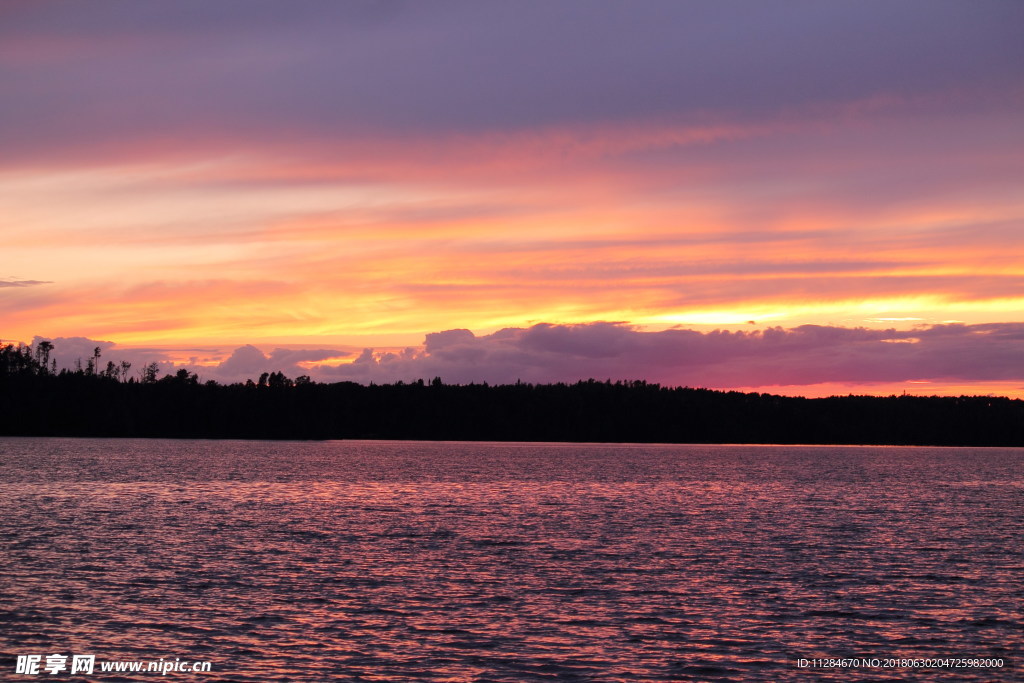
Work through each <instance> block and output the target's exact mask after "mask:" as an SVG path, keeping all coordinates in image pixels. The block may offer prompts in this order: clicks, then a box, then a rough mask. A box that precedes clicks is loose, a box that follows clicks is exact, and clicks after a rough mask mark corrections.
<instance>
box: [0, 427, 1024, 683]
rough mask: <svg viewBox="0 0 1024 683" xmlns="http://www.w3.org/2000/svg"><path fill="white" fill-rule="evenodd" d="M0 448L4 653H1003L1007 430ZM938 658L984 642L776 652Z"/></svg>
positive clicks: (404, 659)
mask: <svg viewBox="0 0 1024 683" xmlns="http://www.w3.org/2000/svg"><path fill="white" fill-rule="evenodd" d="M0 467H2V471H3V473H4V479H3V482H2V484H0V500H2V503H0V508H2V509H0V512H2V516H0V542H2V543H3V546H4V551H3V554H2V556H0V569H2V573H0V576H2V577H3V581H4V590H3V592H2V595H0V624H2V627H0V628H2V629H3V633H4V635H5V639H4V643H3V646H4V647H3V650H4V651H3V654H4V660H3V662H2V666H3V669H2V670H3V672H4V673H3V675H4V676H7V675H10V676H12V677H13V673H12V672H13V671H14V664H13V662H14V658H13V656H14V655H15V654H19V653H20V654H25V653H38V654H49V653H53V652H63V653H65V654H70V653H95V654H96V655H97V658H98V659H107V660H117V659H123V660H135V659H140V660H141V659H159V658H161V657H164V658H169V659H173V658H175V657H180V658H182V659H192V660H210V661H212V662H213V670H214V671H213V674H212V679H214V680H231V681H297V680H305V681H326V680H352V681H359V680H363V681H375V680H383V681H401V680H410V679H415V680H432V681H472V680H481V681H482V680H487V681H535V680H536V681H542V680H595V681H610V680H648V681H654V680H657V681H661V680H700V681H703V680H730V679H733V680H765V681H778V680H805V679H807V678H813V679H815V680H848V679H851V678H858V677H859V678H861V679H862V680H907V679H908V678H913V677H914V676H919V677H920V679H921V680H934V679H936V678H942V679H945V680H957V681H991V680H1014V679H1015V674H1017V673H1019V669H1017V670H1015V669H1013V668H1009V667H1010V666H1011V665H1013V664H1015V663H1016V662H1015V657H1017V656H1019V653H1020V650H1021V644H1022V635H1021V634H1022V626H1024V621H1022V617H1021V611H1020V606H1021V604H1022V578H1021V577H1022V576H1024V562H1022V560H1021V555H1020V552H1019V541H1020V538H1021V537H1022V533H1021V532H1022V527H1024V521H1022V518H1024V512H1022V511H1024V450H1021V449H929V448H852V447H839V448H837V447H779V446H767V447H752V446H649V445H644V446H611V445H580V444H575V445H538V444H458V443H399V442H328V443H267V442H212V441H149V440H138V441H132V440H123V441H119V440H84V439H77V440H73V439H0ZM940 656H941V657H964V656H969V657H975V656H977V657H1002V658H1004V659H1005V660H1006V662H1007V665H1008V667H1007V668H1004V669H1002V670H991V669H990V670H986V671H970V670H963V669H961V670H959V671H946V672H937V671H927V672H918V673H916V674H915V673H913V672H908V671H906V670H903V671H880V670H874V671H866V670H861V671H850V670H845V671H815V672H813V673H808V672H807V671H806V670H799V669H797V668H796V667H795V665H794V662H795V660H796V659H797V658H799V657H804V658H808V659H811V658H822V657H880V658H884V657H940ZM44 675H45V674H44ZM64 675H65V676H66V674H64ZM120 676H121V678H119V679H115V678H113V677H101V676H99V675H97V676H96V677H95V680H140V681H141V680H153V676H154V674H138V675H136V677H135V678H132V677H131V676H130V675H124V674H120ZM168 676H169V677H171V678H174V677H176V676H177V677H179V680H181V678H180V677H185V678H191V679H195V678H198V677H199V676H197V675H194V674H191V673H189V674H173V673H172V674H168ZM0 677H2V676H0ZM47 677H48V676H47ZM54 678H57V677H54ZM68 678H70V677H68ZM204 679H206V680H210V679H209V678H204ZM23 680H31V679H30V678H28V677H23ZM65 680H66V679H65ZM77 680H81V679H77Z"/></svg>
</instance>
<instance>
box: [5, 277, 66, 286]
mask: <svg viewBox="0 0 1024 683" xmlns="http://www.w3.org/2000/svg"><path fill="white" fill-rule="evenodd" d="M51 284H53V283H52V282H50V281H48V280H18V279H16V278H12V277H8V278H0V287H35V286H36V285H51Z"/></svg>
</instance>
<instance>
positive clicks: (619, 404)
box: [0, 342, 1024, 446]
mask: <svg viewBox="0 0 1024 683" xmlns="http://www.w3.org/2000/svg"><path fill="white" fill-rule="evenodd" d="M52 348H53V347H52V345H49V344H48V342H42V343H41V344H39V345H37V346H36V348H34V349H33V348H32V347H29V346H13V345H8V346H5V347H0V435H23V436H93V437H181V438H246V439H439V440H453V441H454V440H468V441H472V440H489V441H490V440H493V441H580V442H587V441H603V442H662V443H818V444H899V445H911V444H919V445H948V446H1024V401H1020V400H1011V399H1008V398H993V397H986V396H961V397H935V396H933V397H920V396H890V397H886V398H880V397H870V396H836V397H831V398H820V399H807V398H799V397H784V396H774V395H770V394H758V393H749V394H744V393H739V392H722V391H711V390H707V389H691V388H680V387H662V386H659V385H657V384H648V383H647V382H643V381H632V382H621V381H620V382H614V383H613V382H610V381H606V382H598V381H595V380H587V381H583V382H577V383H576V384H523V383H516V384H512V385H500V386H489V385H487V384H469V385H446V384H444V383H443V382H442V381H441V380H440V378H435V379H434V380H433V381H430V382H424V381H422V380H420V381H417V382H412V383H409V384H406V383H402V382H398V383H396V384H388V385H372V384H371V385H370V386H363V385H360V384H356V383H353V382H341V383H337V384H320V383H316V382H312V381H310V380H309V378H308V377H299V378H298V379H295V380H291V379H289V378H287V377H285V376H284V375H283V374H281V373H270V374H267V373H264V374H263V375H262V376H261V377H260V378H259V381H257V382H253V381H252V380H249V381H248V382H246V383H245V384H231V385H221V384H217V383H216V382H206V383H200V382H199V381H198V378H197V377H196V375H194V374H190V373H189V372H188V371H186V370H179V371H178V372H177V374H175V375H168V376H165V377H163V378H158V375H159V372H158V369H157V367H156V365H150V366H147V367H145V368H143V369H142V371H141V372H138V373H136V374H134V375H133V374H131V373H130V366H129V365H128V364H127V363H123V364H120V365H116V364H114V363H107V364H106V366H105V369H101V367H100V358H99V349H97V352H96V354H94V356H93V357H92V358H90V359H88V360H87V361H86V363H85V365H84V367H79V368H78V369H76V370H61V371H60V372H57V371H56V368H55V364H53V363H52V362H51V361H50V357H49V356H50V352H51V351H52ZM79 365H81V364H79Z"/></svg>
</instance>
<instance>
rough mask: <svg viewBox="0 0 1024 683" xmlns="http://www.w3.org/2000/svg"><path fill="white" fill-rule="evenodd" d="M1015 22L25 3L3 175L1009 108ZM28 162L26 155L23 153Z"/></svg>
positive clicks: (560, 6)
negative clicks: (272, 150)
mask: <svg viewBox="0 0 1024 683" xmlns="http://www.w3.org/2000/svg"><path fill="white" fill-rule="evenodd" d="M1022 23H1024V6H1022V5H1021V4H1020V3H1013V2H985V3H957V2H935V1H933V0H909V1H906V2H900V3H892V2H883V1H880V0H878V1H864V2H856V3H853V2H850V3H818V2H808V1H806V0H788V1H786V2H777V3H771V4H770V5H768V4H760V3H750V2H731V1H728V0H727V1H722V0H706V1H703V2H687V3H679V2H668V1H657V0H654V1H650V2H644V3H635V2H626V1H620V2H604V3H601V4H600V5H599V6H595V5H593V4H592V3H585V2H570V1H566V2H558V3H527V4H521V3H504V2H486V1H485V2H461V1H448V2H433V3H429V4H424V3H415V2H387V3H336V2H303V3H301V4H300V5H295V3H287V2H251V1H248V0H246V1H244V2H243V1H242V0H222V1H221V2H217V3H215V4H211V3H208V2H203V1H201V0H177V1H175V2H155V3H116V2H87V3H80V4H76V5H74V6H71V7H69V6H67V5H65V4H63V3H50V2H36V3H20V4H16V5H14V6H11V7H7V8H6V9H5V10H4V19H3V21H2V22H0V46H2V49H0V64H2V65H3V67H4V68H5V107H4V110H3V111H2V112H0V124H2V125H0V131H7V133H0V142H2V144H3V145H4V147H5V151H6V152H7V154H8V155H12V154H14V153H15V152H16V151H18V150H21V151H22V152H26V153H35V154H39V153H40V152H41V148H43V147H44V146H46V147H48V148H49V150H50V151H52V152H53V153H62V152H61V150H65V151H66V150H67V149H68V146H69V145H84V146H87V147H91V148H97V147H98V148H103V147H104V146H108V145H114V144H121V143H126V144H128V145H131V144H133V141H137V140H142V139H148V138H150V137H151V136H152V135H153V134H154V133H155V134H158V135H159V136H160V137H161V138H162V139H163V140H165V141H167V140H174V141H175V146H177V145H182V144H185V145H187V144H188V143H189V142H206V143H209V142H210V141H211V140H213V139H220V140H224V139H227V140H229V141H231V140H233V141H234V142H235V143H239V142H242V141H248V142H249V143H252V144H255V143H256V142H257V141H259V140H260V139H261V138H262V137H264V136H266V135H267V134H268V133H272V137H274V138H276V139H278V140H285V141H287V140H292V141H296V140H303V139H306V140H308V139H325V138H326V137H330V138H331V139H336V138H337V137H348V138H351V139H355V138H358V137H359V136H361V135H366V134H367V133H371V132H377V133H380V132H381V131H387V134H388V135H390V136H398V137H401V136H403V135H410V134H418V133H425V134H431V133H438V132H456V133H465V132H472V131H480V130H509V129H525V128H533V127H537V126H549V125H565V124H572V123H579V122H608V121H621V120H625V119H635V118H638V117H639V118H642V119H645V120H646V119H649V118H651V117H654V118H662V119H663V118H671V119H676V120H678V119H683V120H687V121H691V122H692V121H695V120H704V119H710V118H714V119H715V120H716V121H722V120H728V119H733V120H740V119H742V120H763V119H764V118H765V117H767V116H774V115H779V114H784V113H787V112H791V111H792V109H793V108H794V107H796V108H799V107H802V106H808V105H817V104H820V103H823V102H825V103H828V102H836V101H844V102H846V101H857V100H861V99H863V98H868V97H873V96H875V95H878V94H880V93H883V94H899V95H900V96H901V97H902V96H914V95H915V94H920V93H933V92H940V91H941V92H944V91H963V90H964V89H965V88H967V89H977V88H979V87H980V88H987V89H990V90H992V91H999V90H1010V89H1013V88H1016V87H1018V86H1019V82H1020V71H1019V65H1020V64H1021V63H1022V61H1024V44H1022V42H1021V41H1020V40H1019V27H1020V26H1021V25H1022ZM26 141H29V142H26Z"/></svg>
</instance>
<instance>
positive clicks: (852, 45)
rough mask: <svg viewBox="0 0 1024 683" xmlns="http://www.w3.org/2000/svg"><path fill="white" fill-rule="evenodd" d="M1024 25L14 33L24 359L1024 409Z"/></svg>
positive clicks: (554, 10) (2, 316) (518, 20)
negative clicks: (44, 347) (892, 397)
mask: <svg viewBox="0 0 1024 683" xmlns="http://www.w3.org/2000/svg"><path fill="white" fill-rule="evenodd" d="M1021 35H1024V3H1021V2H1017V1H1016V0H977V1H974V2H964V1H961V0H958V1H955V2H954V1H947V0H903V1H901V2H895V3H894V2H891V1H889V0H883V1H875V0H856V1H855V0H848V1H843V0H837V1H835V2H820V1H818V0H779V1H777V2H772V3H764V2H758V1H755V0H743V1H740V0H707V1H702V0H691V1H685V0H684V1H677V0H673V1H670V2H662V1H660V0H641V1H640V2H636V1H634V0H630V1H613V0H601V1H598V2H591V1H587V2H581V1H568V0H560V1H557V2H540V1H532V0H525V1H523V2H499V1H496V0H494V1H491V0H473V1H465V2H449V1H446V0H438V1H435V2H399V1H391V0H388V1H372V0H356V1H353V2H343V3H341V2H328V1H324V2H317V1H313V0H303V1H302V2H285V1H284V0H275V1H266V0H244V1H243V0H219V1H218V2H216V3H210V2H206V1H204V0H199V1H192V0H174V1H169V0H168V1H161V0H156V1H154V2H145V3H137V2H127V1H124V0H118V1H103V0H84V1H82V2H76V3H66V2H50V1H49V0H31V1H27V0H26V1H22V0H5V1H2V2H0V84H2V88H0V244H2V245H3V249H2V250H0V339H3V340H4V341H5V342H11V341H14V342H24V343H32V342H33V341H35V342H36V343H37V342H38V341H39V340H41V339H47V340H53V341H54V343H55V345H56V357H57V358H58V359H59V360H60V362H61V363H63V364H71V363H73V361H74V359H75V358H87V357H89V356H91V355H92V349H93V348H96V347H100V348H101V349H102V351H103V354H104V355H103V359H104V360H108V359H110V360H117V359H127V360H130V361H131V362H133V364H135V367H136V368H140V367H141V366H142V365H143V364H145V363H147V362H159V363H160V364H161V366H162V368H163V369H164V370H166V371H171V370H173V369H175V368H178V367H187V368H188V369H190V370H193V371H196V372H198V373H199V374H200V376H201V377H202V378H204V379H214V380H217V381H240V380H244V379H245V378H246V377H255V376H256V375H258V374H259V373H260V372H263V371H276V370H280V371H283V372H285V373H286V374H288V375H289V376H295V375H298V374H308V375H310V376H312V377H313V378H314V379H321V380H324V381H342V380H352V381H359V382H371V381H374V382H390V381H397V380H403V381H410V380H414V379H417V378H421V377H422V378H426V379H430V378H432V377H434V376H440V377H441V378H442V379H443V380H444V381H450V382H482V381H487V382H492V383H495V382H514V381H516V380H517V379H520V380H522V381H530V382H550V381H575V380H577V379H587V378H590V377H593V378H596V379H600V380H604V379H612V380H616V379H624V380H625V379H644V380H647V381H652V382H659V383H663V384H668V385H680V386H706V387H710V388H716V389H739V390H744V391H762V392H770V393H786V394H794V395H807V396H818V395H831V394H847V393H858V394H881V395H889V394H892V393H900V392H907V393H916V394H925V395H928V394H954V395H955V394H964V393H968V394H997V395H1008V396H1015V397H1024V191H1022V186H1024V117H1022V115H1021V112H1022V111H1024V40H1022V39H1021Z"/></svg>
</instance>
